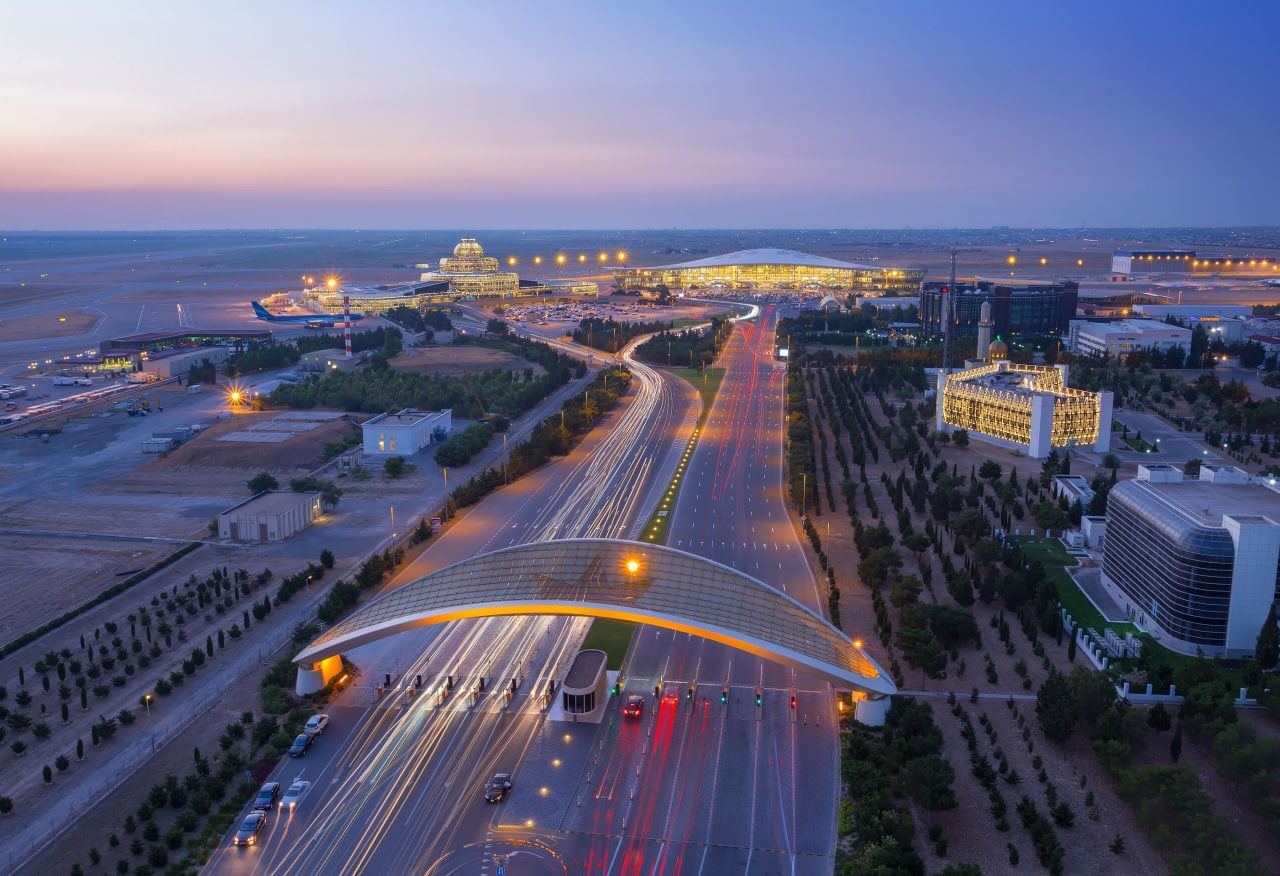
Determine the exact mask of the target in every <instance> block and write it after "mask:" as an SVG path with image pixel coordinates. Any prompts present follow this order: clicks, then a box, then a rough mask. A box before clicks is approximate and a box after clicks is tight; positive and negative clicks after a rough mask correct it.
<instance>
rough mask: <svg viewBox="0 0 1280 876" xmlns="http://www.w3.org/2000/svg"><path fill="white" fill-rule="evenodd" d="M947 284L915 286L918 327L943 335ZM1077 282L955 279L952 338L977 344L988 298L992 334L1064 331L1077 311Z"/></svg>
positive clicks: (1031, 334) (1039, 334)
mask: <svg viewBox="0 0 1280 876" xmlns="http://www.w3.org/2000/svg"><path fill="white" fill-rule="evenodd" d="M947 288H948V286H947V284H946V283H937V282H929V283H925V284H924V286H923V287H922V288H921V291H920V323H921V331H922V332H923V333H924V335H925V336H926V337H941V336H942V301H943V298H944V297H945V295H946V294H948V293H946V292H944V291H943V290H944V289H947ZM1079 291H1080V287H1079V285H1078V284H1076V283H1071V282H1068V283H1042V284H1027V285H1010V284H1005V283H995V282H992V281H989V280H979V281H978V282H976V283H957V284H956V292H955V301H954V302H953V303H952V323H951V331H952V334H951V339H952V340H953V341H959V342H961V343H964V342H965V341H968V342H971V343H977V340H978V323H979V321H980V320H981V318H982V305H983V304H984V303H986V302H990V303H991V317H992V322H993V329H994V331H995V334H996V335H998V336H1000V337H1003V338H1011V337H1014V338H1016V337H1046V336H1056V335H1063V334H1066V332H1067V329H1068V327H1069V326H1070V323H1071V320H1072V319H1074V318H1075V315H1076V301H1077V299H1078V297H1079Z"/></svg>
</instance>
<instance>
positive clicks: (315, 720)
mask: <svg viewBox="0 0 1280 876" xmlns="http://www.w3.org/2000/svg"><path fill="white" fill-rule="evenodd" d="M328 726H329V716H328V715H324V714H320V715H312V716H311V717H310V718H308V719H307V726H305V727H303V728H302V732H303V733H305V734H307V735H308V736H319V735H320V734H321V733H323V732H324V728H325V727H328Z"/></svg>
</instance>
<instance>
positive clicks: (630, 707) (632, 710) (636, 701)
mask: <svg viewBox="0 0 1280 876" xmlns="http://www.w3.org/2000/svg"><path fill="white" fill-rule="evenodd" d="M642 715H644V697H642V696H640V695H639V694H632V695H631V696H629V697H627V702H626V705H624V706H623V707H622V717H624V718H639V717H641V716H642Z"/></svg>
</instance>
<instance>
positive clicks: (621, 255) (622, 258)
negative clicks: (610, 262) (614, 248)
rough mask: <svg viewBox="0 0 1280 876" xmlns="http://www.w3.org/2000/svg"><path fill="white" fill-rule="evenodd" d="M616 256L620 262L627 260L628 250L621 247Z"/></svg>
mask: <svg viewBox="0 0 1280 876" xmlns="http://www.w3.org/2000/svg"><path fill="white" fill-rule="evenodd" d="M614 258H616V259H617V260H618V261H619V262H625V261H626V260H627V253H626V250H621V249H620V250H618V252H617V253H616V254H615V255H614Z"/></svg>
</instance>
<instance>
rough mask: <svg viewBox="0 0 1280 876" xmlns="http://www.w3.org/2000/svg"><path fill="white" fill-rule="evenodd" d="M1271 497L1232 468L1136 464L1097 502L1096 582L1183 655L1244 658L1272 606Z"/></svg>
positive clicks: (1278, 533)
mask: <svg viewBox="0 0 1280 876" xmlns="http://www.w3.org/2000/svg"><path fill="white" fill-rule="evenodd" d="M1278 520H1280V494H1277V493H1276V492H1275V491H1273V490H1271V489H1270V488H1268V487H1266V486H1263V485H1261V484H1255V483H1250V482H1249V476H1248V474H1247V473H1245V472H1244V471H1241V470H1240V469H1238V468H1235V467H1233V466H1216V465H1209V464H1205V465H1202V466H1201V467H1200V476H1199V478H1198V479H1195V480H1188V479H1187V478H1185V477H1184V476H1183V473H1182V472H1181V471H1180V470H1179V469H1177V468H1174V467H1173V466H1171V465H1167V464H1157V465H1140V466H1138V476H1137V478H1136V479H1134V480H1127V481H1121V482H1120V483H1118V484H1116V485H1115V486H1114V487H1112V488H1111V492H1110V493H1109V494H1108V498H1107V524H1106V539H1105V541H1104V542H1103V549H1102V583H1103V585H1104V586H1105V587H1106V588H1107V591H1108V592H1109V593H1110V594H1111V596H1112V597H1113V598H1114V599H1115V600H1116V601H1117V603H1119V605H1120V606H1121V607H1122V608H1123V609H1124V610H1125V611H1126V613H1127V614H1128V615H1129V616H1130V618H1131V619H1132V620H1133V622H1134V623H1135V624H1137V625H1138V626H1139V627H1141V628H1142V629H1143V630H1145V631H1146V632H1148V633H1150V634H1151V635H1152V637H1154V638H1155V639H1156V640H1157V641H1158V642H1160V643H1161V644H1162V645H1164V646H1165V647H1167V648H1170V649H1172V650H1174V651H1179V652H1181V653H1184V654H1195V653H1197V652H1200V653H1203V654H1205V655H1207V656H1215V657H1216V656H1220V657H1227V658H1240V657H1248V656H1251V655H1252V654H1253V651H1254V648H1255V646H1256V644H1257V639H1258V632H1259V631H1260V630H1261V628H1262V622H1263V619H1264V618H1266V616H1267V612H1268V611H1269V609H1270V607H1271V603H1272V601H1273V600H1275V599H1276V598H1277V597H1280V574H1277V566H1278V564H1280V523H1277V522H1276V521H1278Z"/></svg>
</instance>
